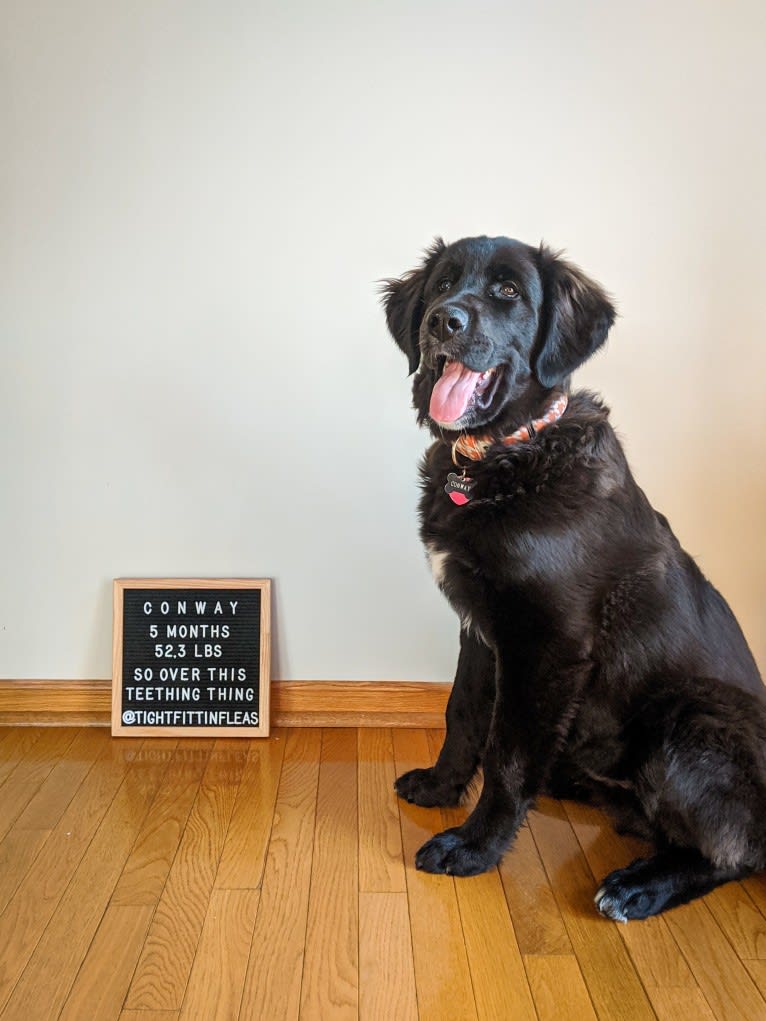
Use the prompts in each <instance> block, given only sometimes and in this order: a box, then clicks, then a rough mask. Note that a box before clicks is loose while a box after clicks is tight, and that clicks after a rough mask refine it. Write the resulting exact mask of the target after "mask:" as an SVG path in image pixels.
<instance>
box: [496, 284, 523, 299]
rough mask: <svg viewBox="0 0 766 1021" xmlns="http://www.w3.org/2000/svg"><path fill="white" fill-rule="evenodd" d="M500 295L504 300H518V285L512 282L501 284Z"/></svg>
mask: <svg viewBox="0 0 766 1021" xmlns="http://www.w3.org/2000/svg"><path fill="white" fill-rule="evenodd" d="M500 293H501V294H502V296H503V297H504V298H518V296H519V289H518V287H517V286H516V284H512V283H511V281H510V280H505V281H503V283H502V284H500Z"/></svg>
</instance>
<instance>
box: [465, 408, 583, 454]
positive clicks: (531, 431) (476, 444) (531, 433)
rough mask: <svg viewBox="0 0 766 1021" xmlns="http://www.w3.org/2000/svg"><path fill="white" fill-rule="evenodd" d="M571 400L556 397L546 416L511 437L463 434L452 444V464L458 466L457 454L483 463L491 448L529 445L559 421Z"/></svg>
mask: <svg viewBox="0 0 766 1021" xmlns="http://www.w3.org/2000/svg"><path fill="white" fill-rule="evenodd" d="M568 403H569V398H568V397H567V395H566V394H561V396H560V397H556V398H555V399H554V400H553V401H551V403H550V404H549V405H548V407H547V408H546V411H545V414H544V415H542V416H541V417H540V418H535V419H533V420H532V421H531V422H528V423H527V424H526V425H522V426H521V427H520V428H518V429H517V430H516V431H515V432H512V433H511V435H510V436H501V437H499V438H498V437H494V436H492V435H491V434H489V433H485V434H484V435H483V436H469V435H467V434H463V435H462V436H459V437H458V438H457V439H456V440H455V442H454V443H453V444H452V462H453V464H457V463H458V462H457V458H456V455H457V454H462V455H463V456H464V457H467V458H469V459H470V460H471V461H481V459H482V458H483V457H484V455H485V454H486V453H487V451H488V450H489V448H490V447H494V446H496V445H497V444H500V445H501V446H503V447H513V446H515V445H516V444H517V443H527V442H528V441H529V440H531V439H533V438H534V437H535V436H536V435H537V434H538V433H539V432H540V430H541V429H544V428H545V427H546V425H550V424H551V423H552V422H556V421H558V419H560V418H561V416H562V415H563V414H564V412H565V411H566V409H567V404H568Z"/></svg>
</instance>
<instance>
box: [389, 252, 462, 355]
mask: <svg viewBox="0 0 766 1021" xmlns="http://www.w3.org/2000/svg"><path fill="white" fill-rule="evenodd" d="M445 248H446V245H445V244H444V242H443V241H442V239H441V238H435V239H434V242H433V244H432V245H431V246H430V248H427V249H426V252H425V258H424V259H423V262H422V264H421V265H420V266H419V267H418V268H417V269H412V270H410V271H409V273H405V274H404V276H402V277H399V278H398V279H391V280H384V281H383V287H382V293H383V308H384V309H385V311H386V322H387V323H388V329H389V331H390V332H391V336H392V337H393V338H394V340H395V341H396V343H397V344H398V345H399V347H400V348H401V349H402V351H404V353H405V354H406V355H407V358H408V359H409V365H410V368H409V373H410V375H412V373H413V372H414V371H415V370H416V369H417V367H418V365H419V364H420V344H419V341H418V333H419V331H420V324H421V322H422V320H423V311H424V304H423V291H424V290H425V286H426V281H427V280H428V274H429V273H430V271H431V267H432V266H433V264H434V263H435V262H436V260H437V259H438V258H439V256H440V255H441V253H442V252H443V251H444V249H445Z"/></svg>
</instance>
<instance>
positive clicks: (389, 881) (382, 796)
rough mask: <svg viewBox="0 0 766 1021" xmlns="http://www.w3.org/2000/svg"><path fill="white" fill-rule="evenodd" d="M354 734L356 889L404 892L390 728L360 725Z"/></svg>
mask: <svg viewBox="0 0 766 1021" xmlns="http://www.w3.org/2000/svg"><path fill="white" fill-rule="evenodd" d="M358 733H359V747H358V757H359V770H358V784H359V889H360V890H363V891H366V892H369V893H404V892H405V891H406V889H407V883H406V880H405V878H404V859H403V855H402V830H401V825H400V822H399V803H398V798H397V797H396V792H395V791H394V780H395V779H396V768H395V766H394V746H393V739H392V736H391V731H390V729H387V728H381V727H360V728H359V732H358Z"/></svg>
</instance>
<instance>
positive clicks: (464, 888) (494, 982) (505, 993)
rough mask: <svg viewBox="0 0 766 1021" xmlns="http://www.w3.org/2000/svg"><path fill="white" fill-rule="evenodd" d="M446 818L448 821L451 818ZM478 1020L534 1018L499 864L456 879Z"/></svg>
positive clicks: (509, 1020)
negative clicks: (485, 870)
mask: <svg viewBox="0 0 766 1021" xmlns="http://www.w3.org/2000/svg"><path fill="white" fill-rule="evenodd" d="M445 822H447V823H448V825H450V823H449V822H448V820H445ZM455 890H456V893H457V902H458V907H459V908H460V920H461V922H462V925H463V937H464V939H465V946H466V951H467V953H468V966H469V968H470V971H471V981H472V984H473V995H474V999H475V1001H476V1013H477V1015H478V1017H479V1021H495V1019H496V1018H500V1017H502V1018H503V1019H505V1021H535V1018H536V1012H535V1008H534V1005H533V1003H532V995H531V993H530V989H529V984H528V982H527V976H526V973H525V971H524V964H523V962H522V959H521V954H520V952H519V946H518V943H517V942H516V933H515V932H514V929H513V925H512V924H511V916H510V914H509V911H508V905H507V903H506V900H505V895H504V893H503V884H502V883H501V881H500V876H499V874H498V871H497V869H493V870H492V872H486V873H484V874H483V875H481V876H472V877H471V878H470V879H457V880H455Z"/></svg>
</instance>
